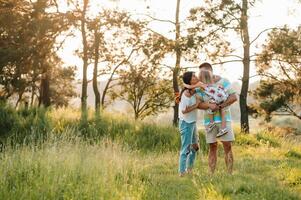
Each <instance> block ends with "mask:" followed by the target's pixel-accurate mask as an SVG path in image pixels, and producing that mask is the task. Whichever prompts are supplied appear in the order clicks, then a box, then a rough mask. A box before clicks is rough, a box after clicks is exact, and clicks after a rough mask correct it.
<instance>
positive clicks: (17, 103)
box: [15, 91, 24, 108]
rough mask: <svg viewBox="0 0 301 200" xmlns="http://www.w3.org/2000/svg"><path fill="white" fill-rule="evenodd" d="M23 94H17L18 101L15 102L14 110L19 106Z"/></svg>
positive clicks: (22, 92)
mask: <svg viewBox="0 0 301 200" xmlns="http://www.w3.org/2000/svg"><path fill="white" fill-rule="evenodd" d="M23 94H24V91H21V92H19V94H18V100H17V102H16V105H15V108H17V107H18V105H19V103H20V101H21V99H22V97H23Z"/></svg>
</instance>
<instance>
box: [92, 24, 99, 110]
mask: <svg viewBox="0 0 301 200" xmlns="http://www.w3.org/2000/svg"><path fill="white" fill-rule="evenodd" d="M97 28H98V26H96V27H95V30H94V37H95V41H94V42H95V44H94V45H95V49H94V50H95V51H94V70H93V91H94V94H95V112H96V114H99V112H100V93H99V91H98V87H97V71H98V69H97V68H98V59H99V40H100V35H99V33H98V30H97Z"/></svg>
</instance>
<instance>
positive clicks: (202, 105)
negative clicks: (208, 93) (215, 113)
mask: <svg viewBox="0 0 301 200" xmlns="http://www.w3.org/2000/svg"><path fill="white" fill-rule="evenodd" d="M209 108H210V109H211V110H214V109H216V110H218V106H217V105H216V104H213V103H208V102H203V101H201V102H200V103H199V105H198V109H201V110H207V109H209Z"/></svg>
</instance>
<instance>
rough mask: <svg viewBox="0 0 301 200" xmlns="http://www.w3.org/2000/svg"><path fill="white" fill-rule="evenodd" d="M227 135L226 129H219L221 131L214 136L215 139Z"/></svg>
mask: <svg viewBox="0 0 301 200" xmlns="http://www.w3.org/2000/svg"><path fill="white" fill-rule="evenodd" d="M227 133H228V129H227V128H224V129H221V130H220V131H219V132H218V133H217V134H216V137H222V136H223V135H226V134H227Z"/></svg>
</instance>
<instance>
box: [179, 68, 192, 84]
mask: <svg viewBox="0 0 301 200" xmlns="http://www.w3.org/2000/svg"><path fill="white" fill-rule="evenodd" d="M193 74H194V72H191V71H189V72H185V73H184V74H183V77H182V79H183V82H184V83H185V84H188V85H190V81H191V78H192V75H193Z"/></svg>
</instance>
